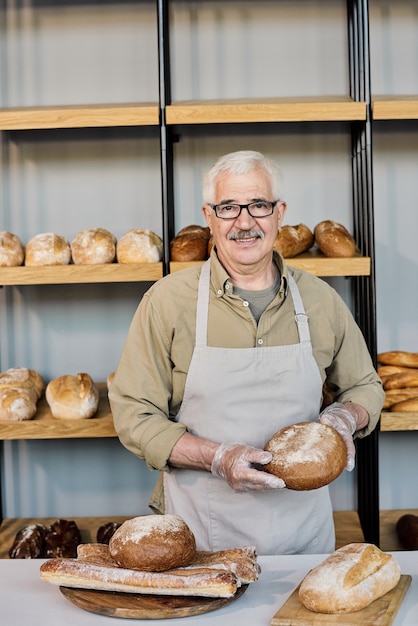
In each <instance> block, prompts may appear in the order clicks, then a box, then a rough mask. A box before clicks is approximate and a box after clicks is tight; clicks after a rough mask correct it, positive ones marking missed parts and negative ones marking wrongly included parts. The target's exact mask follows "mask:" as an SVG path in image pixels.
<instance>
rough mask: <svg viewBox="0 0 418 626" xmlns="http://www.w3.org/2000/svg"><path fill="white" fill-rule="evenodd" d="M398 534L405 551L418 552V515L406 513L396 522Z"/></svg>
mask: <svg viewBox="0 0 418 626" xmlns="http://www.w3.org/2000/svg"><path fill="white" fill-rule="evenodd" d="M395 528H396V534H397V535H398V538H399V541H400V543H401V545H402V547H403V548H405V550H418V515H412V514H411V513H406V514H405V515H402V516H401V517H400V518H399V519H398V521H397V522H396V526H395Z"/></svg>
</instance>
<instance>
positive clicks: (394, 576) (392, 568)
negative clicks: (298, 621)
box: [299, 543, 401, 624]
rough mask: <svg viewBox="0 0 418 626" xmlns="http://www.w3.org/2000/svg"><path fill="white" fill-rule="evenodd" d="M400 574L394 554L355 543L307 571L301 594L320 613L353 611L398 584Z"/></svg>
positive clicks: (301, 597)
mask: <svg viewBox="0 0 418 626" xmlns="http://www.w3.org/2000/svg"><path fill="white" fill-rule="evenodd" d="M400 576H401V572H400V567H399V564H398V562H397V561H396V560H395V559H394V558H393V556H391V555H390V554H387V553H385V552H382V551H381V550H380V549H379V548H377V547H376V546H375V545H373V544H368V543H351V544H348V545H346V546H343V547H342V548H339V549H338V550H336V551H335V552H333V553H332V554H331V555H330V556H329V557H328V558H327V559H325V561H323V562H322V563H320V565H318V566H317V567H315V568H314V569H313V570H311V571H310V572H309V573H308V574H307V575H306V577H305V578H304V579H303V581H302V583H301V585H300V587H299V598H300V601H301V602H302V604H303V605H304V606H305V607H306V608H307V609H309V610H310V611H314V612H316V613H352V612H354V611H360V610H361V609H364V608H365V607H366V606H368V605H369V604H371V603H372V602H373V601H374V600H377V599H378V598H380V597H381V596H383V595H384V594H385V593H387V592H388V591H390V590H391V589H393V588H394V587H396V585H397V584H398V582H399V580H400ZM360 623H361V621H359V624H360Z"/></svg>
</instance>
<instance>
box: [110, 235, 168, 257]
mask: <svg viewBox="0 0 418 626" xmlns="http://www.w3.org/2000/svg"><path fill="white" fill-rule="evenodd" d="M162 255H163V242H162V240H161V238H160V237H159V236H158V235H156V234H155V233H154V232H153V231H152V230H138V229H131V230H128V231H127V232H126V233H125V234H124V235H122V237H121V238H120V239H119V240H118V242H117V244H116V259H117V262H118V263H157V262H158V261H161V259H162Z"/></svg>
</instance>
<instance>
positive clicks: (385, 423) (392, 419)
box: [380, 411, 418, 432]
mask: <svg viewBox="0 0 418 626" xmlns="http://www.w3.org/2000/svg"><path fill="white" fill-rule="evenodd" d="M380 430H381V431H382V432H393V431H402V430H418V413H406V412H403V413H400V412H399V413H396V412H393V413H392V412H391V411H384V412H383V413H382V414H381V416H380Z"/></svg>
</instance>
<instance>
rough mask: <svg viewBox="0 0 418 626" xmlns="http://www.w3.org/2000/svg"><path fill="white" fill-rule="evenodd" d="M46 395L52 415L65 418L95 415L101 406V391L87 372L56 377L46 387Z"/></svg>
mask: <svg viewBox="0 0 418 626" xmlns="http://www.w3.org/2000/svg"><path fill="white" fill-rule="evenodd" d="M45 397H46V400H47V402H48V404H49V408H50V409H51V413H52V415H53V416H54V417H59V418H63V419H85V418H89V417H93V415H94V414H95V413H96V412H97V409H98V406H99V391H98V389H97V387H96V385H95V383H94V382H93V380H92V378H91V376H89V374H86V373H81V374H77V376H72V375H71V374H65V375H64V376H59V377H58V378H54V379H53V380H51V381H50V382H49V383H48V385H47V387H46V391H45Z"/></svg>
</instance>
